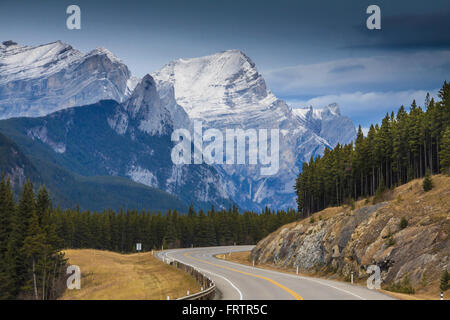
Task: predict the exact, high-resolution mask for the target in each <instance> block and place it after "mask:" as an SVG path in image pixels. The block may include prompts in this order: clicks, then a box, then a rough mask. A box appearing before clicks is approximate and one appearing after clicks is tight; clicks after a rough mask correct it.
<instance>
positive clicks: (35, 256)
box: [21, 211, 45, 300]
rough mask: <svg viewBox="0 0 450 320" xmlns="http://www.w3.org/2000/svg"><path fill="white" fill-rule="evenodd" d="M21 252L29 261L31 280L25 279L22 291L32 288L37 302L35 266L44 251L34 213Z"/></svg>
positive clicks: (40, 231) (43, 236) (43, 237)
mask: <svg viewBox="0 0 450 320" xmlns="http://www.w3.org/2000/svg"><path fill="white" fill-rule="evenodd" d="M21 251H22V253H23V254H24V256H25V258H27V259H29V260H30V264H31V274H30V278H31V279H26V280H27V281H26V283H25V286H24V288H23V289H25V291H28V290H30V288H32V290H33V293H34V298H35V300H38V299H39V295H38V270H37V266H38V262H39V259H40V258H41V257H42V255H43V253H44V251H45V235H44V233H43V231H42V229H41V228H40V227H39V217H38V215H37V214H36V212H35V211H34V212H33V213H32V216H31V218H30V222H29V227H28V232H27V236H26V238H25V240H24V243H23V247H22V248H21ZM27 271H29V270H27ZM27 273H30V272H27ZM30 283H31V284H30Z"/></svg>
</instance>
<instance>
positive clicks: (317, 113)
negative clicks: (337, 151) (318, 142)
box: [292, 103, 356, 147]
mask: <svg viewBox="0 0 450 320" xmlns="http://www.w3.org/2000/svg"><path fill="white" fill-rule="evenodd" d="M292 111H293V112H294V114H295V115H296V117H297V119H298V120H299V121H300V123H301V124H302V125H303V126H305V127H307V128H309V129H311V130H313V131H314V132H315V133H316V134H317V135H319V136H321V137H323V138H324V139H325V140H327V142H328V143H329V144H330V145H331V146H332V147H334V146H336V144H337V143H341V144H347V143H350V142H351V141H352V140H354V139H355V137H356V130H355V126H354V124H353V121H352V120H351V119H350V118H349V117H346V116H342V115H341V111H340V110H339V106H338V105H337V104H336V103H333V104H330V105H328V106H325V107H324V108H322V109H313V108H312V107H309V108H300V109H293V110H292Z"/></svg>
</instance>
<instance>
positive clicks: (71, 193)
mask: <svg viewBox="0 0 450 320" xmlns="http://www.w3.org/2000/svg"><path fill="white" fill-rule="evenodd" d="M14 137H15V136H14ZM19 141H21V140H19ZM27 145H28V146H33V147H36V148H38V147H39V146H36V144H33V143H27ZM38 150H40V149H39V148H38ZM27 151H28V148H25V149H22V148H21V147H19V146H18V145H17V144H16V143H15V142H14V141H13V140H12V139H10V137H9V136H8V137H7V136H5V135H4V134H2V133H0V175H3V174H4V175H5V176H6V177H7V178H9V179H10V181H11V185H12V187H13V189H14V192H15V194H16V195H18V194H20V192H21V189H22V186H23V183H24V182H25V180H27V179H30V180H32V181H33V183H34V185H35V187H36V188H38V187H39V186H41V185H45V186H46V187H47V189H49V191H50V194H51V195H52V202H53V205H55V206H60V207H61V208H63V209H66V208H75V207H76V205H79V207H80V209H82V210H92V211H94V210H96V211H103V210H105V209H113V210H116V211H119V210H120V209H121V208H124V209H136V210H144V209H145V210H150V211H152V212H156V211H158V210H162V211H167V210H168V209H177V210H178V211H180V212H186V211H187V205H186V204H185V203H184V202H183V201H181V200H180V199H179V198H177V197H175V196H173V195H171V194H169V193H167V192H164V191H162V190H159V189H156V188H152V187H149V186H146V185H144V184H141V183H136V182H133V181H131V180H129V179H126V178H123V177H111V176H87V177H85V176H82V175H79V174H76V173H73V172H71V171H69V170H67V169H64V168H63V167H61V166H59V165H57V164H55V163H54V161H52V159H51V158H50V157H46V156H45V154H44V156H40V155H41V153H39V152H36V153H34V154H33V153H30V152H27ZM36 155H39V156H36Z"/></svg>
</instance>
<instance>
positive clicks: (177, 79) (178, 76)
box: [153, 50, 276, 121]
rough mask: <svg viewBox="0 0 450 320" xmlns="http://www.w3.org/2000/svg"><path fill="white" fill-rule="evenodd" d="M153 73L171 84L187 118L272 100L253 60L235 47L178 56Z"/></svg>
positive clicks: (234, 111) (222, 113) (230, 112)
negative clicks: (190, 57)
mask: <svg viewBox="0 0 450 320" xmlns="http://www.w3.org/2000/svg"><path fill="white" fill-rule="evenodd" d="M153 77H154V78H155V79H159V80H163V81H169V82H171V83H172V84H173V86H174V88H175V97H176V100H177V102H178V104H180V105H181V106H182V107H183V108H184V109H185V110H186V112H187V113H188V114H189V116H190V117H191V118H208V119H209V120H210V121H212V120H213V119H214V118H223V117H224V116H225V115H226V114H228V115H229V117H234V116H237V114H238V113H241V112H242V111H244V110H245V111H247V112H252V106H253V107H255V106H256V105H257V104H261V102H263V100H264V106H265V108H267V107H268V106H269V105H270V104H271V103H273V102H274V101H275V100H276V98H275V96H273V95H272V94H271V92H270V91H269V90H268V89H267V87H266V83H265V81H264V79H263V78H262V76H261V75H260V74H259V72H258V70H257V69H256V66H255V64H254V63H253V62H252V61H251V60H250V58H248V57H247V56H246V55H245V54H244V53H243V52H242V51H239V50H228V51H223V52H219V53H216V54H213V55H210V56H206V57H200V58H193V59H178V60H176V61H173V62H171V63H169V64H167V65H166V66H165V67H163V68H162V69H161V70H160V71H158V72H156V73H154V74H153Z"/></svg>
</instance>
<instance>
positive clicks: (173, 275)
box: [62, 249, 200, 300]
mask: <svg viewBox="0 0 450 320" xmlns="http://www.w3.org/2000/svg"><path fill="white" fill-rule="evenodd" d="M65 254H66V257H67V258H69V264H73V265H78V266H79V267H80V269H81V274H82V278H81V289H80V290H66V292H65V293H64V295H63V297H62V299H66V300H72V299H73V300H166V299H167V296H169V297H170V299H176V298H179V297H182V296H185V295H186V290H189V291H190V293H195V292H198V291H200V286H199V285H198V284H197V282H196V281H195V279H194V278H193V277H191V276H189V275H188V274H186V273H184V272H183V271H181V270H178V269H176V268H175V267H172V266H169V265H167V264H165V263H163V262H161V261H159V260H158V259H156V258H155V257H154V256H152V254H151V253H150V252H149V253H139V254H127V255H123V254H119V253H114V252H109V251H101V250H90V249H82V250H66V251H65Z"/></svg>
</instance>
